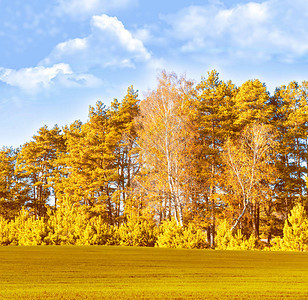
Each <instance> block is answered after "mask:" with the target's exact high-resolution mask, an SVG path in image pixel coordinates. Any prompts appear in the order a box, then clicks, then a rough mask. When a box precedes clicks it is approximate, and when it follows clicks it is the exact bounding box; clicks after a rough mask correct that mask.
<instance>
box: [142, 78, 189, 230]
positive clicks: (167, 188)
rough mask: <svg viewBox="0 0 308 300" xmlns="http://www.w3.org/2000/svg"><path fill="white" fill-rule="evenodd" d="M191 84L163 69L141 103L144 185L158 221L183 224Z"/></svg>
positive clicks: (187, 164) (186, 181)
mask: <svg viewBox="0 0 308 300" xmlns="http://www.w3.org/2000/svg"><path fill="white" fill-rule="evenodd" d="M191 88H192V83H191V82H190V81H187V80H186V79H185V78H184V77H180V78H178V77H177V76H176V75H175V74H168V73H166V72H162V73H161V75H160V76H159V78H158V87H157V89H156V90H154V91H151V92H150V93H149V94H148V96H147V97H146V99H145V100H144V101H142V103H141V118H140V120H141V121H140V122H141V130H140V131H139V145H140V148H141V149H140V157H141V167H142V174H143V178H140V180H139V184H140V185H142V186H143V188H144V192H145V193H146V195H147V199H156V201H155V203H154V207H155V209H156V213H158V214H159V219H160V221H162V220H164V219H166V218H168V217H171V216H172V217H174V218H175V219H176V220H177V222H178V223H179V224H183V221H184V211H185V209H186V204H187V203H186V197H185V191H186V189H185V187H186V186H187V185H188V183H189V176H188V174H187V171H188V169H189V163H190V162H189V159H190V158H189V156H188V155H186V154H187V152H186V151H187V150H188V148H189V144H190V140H191V138H192V136H193V133H192V132H189V130H188V127H189V126H188V118H187V116H186V115H185V114H184V112H183V108H184V107H185V102H186V98H187V96H188V95H189V93H190V92H191Z"/></svg>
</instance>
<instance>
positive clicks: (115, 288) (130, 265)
mask: <svg viewBox="0 0 308 300" xmlns="http://www.w3.org/2000/svg"><path fill="white" fill-rule="evenodd" d="M102 298H106V299H116V298H118V299H127V298H130V299H132V298H136V299H140V298H156V299H158V298H164V299H166V298H170V299H172V298H173V299H174V298H190V299H191V298H196V299H202V298H210V299H225V298H234V299H256V298H263V299H286V298H287V299H288V298H289V299H307V298H308V255H307V254H305V253H291V252H259V251H251V252H250V251H212V250H185V249H183V250H182V249H162V248H134V247H109V246H71V247H70V246H61V247H60V246H45V247H44V246H37V247H0V299H102Z"/></svg>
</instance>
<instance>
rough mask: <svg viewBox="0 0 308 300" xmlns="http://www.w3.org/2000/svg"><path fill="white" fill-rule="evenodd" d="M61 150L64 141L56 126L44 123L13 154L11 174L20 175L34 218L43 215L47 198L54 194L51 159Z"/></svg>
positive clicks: (53, 162)
mask: <svg viewBox="0 0 308 300" xmlns="http://www.w3.org/2000/svg"><path fill="white" fill-rule="evenodd" d="M63 149H64V141H63V139H62V136H61V130H60V129H59V128H58V126H55V127H54V128H53V129H51V130H49V129H48V128H47V126H44V127H42V128H40V129H39V131H38V134H37V135H34V136H33V141H30V142H29V143H26V144H24V145H23V146H22V148H21V150H20V152H19V153H18V155H17V161H16V170H15V173H16V174H17V175H18V176H19V177H21V178H24V180H25V181H26V182H27V184H28V187H29V188H30V189H31V192H30V198H31V200H30V202H29V203H28V205H29V207H30V208H31V209H32V210H33V213H34V215H35V216H37V217H38V216H44V215H45V213H46V207H45V205H46V204H47V203H48V201H49V200H50V198H49V197H50V196H55V194H54V192H53V188H52V184H51V182H52V178H53V177H54V176H56V174H55V170H56V169H57V166H56V165H55V160H56V158H57V156H58V154H59V152H61V151H63Z"/></svg>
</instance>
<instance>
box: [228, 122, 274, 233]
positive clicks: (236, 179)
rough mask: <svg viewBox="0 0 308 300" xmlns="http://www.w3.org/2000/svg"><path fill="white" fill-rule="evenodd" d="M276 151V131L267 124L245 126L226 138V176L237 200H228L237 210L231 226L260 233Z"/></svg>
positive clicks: (231, 206)
mask: <svg viewBox="0 0 308 300" xmlns="http://www.w3.org/2000/svg"><path fill="white" fill-rule="evenodd" d="M273 154H274V140H273V132H272V130H271V128H270V127H268V126H265V125H260V124H253V125H252V126H251V127H246V129H245V130H244V132H243V133H242V135H241V137H240V138H239V139H237V140H236V141H234V140H233V141H232V140H231V139H228V141H227V142H226V144H225V147H224V160H225V163H226V177H225V178H226V179H227V180H228V181H227V183H228V185H229V188H230V189H231V191H229V193H230V192H232V194H233V195H234V196H233V198H234V200H235V201H234V202H230V203H229V209H231V210H233V211H234V213H233V218H234V220H233V226H232V230H234V229H235V228H236V227H238V226H239V227H240V228H241V229H243V231H244V232H246V233H247V232H249V231H250V227H252V228H253V234H254V236H255V237H259V220H260V218H259V216H260V205H262V204H263V203H264V201H265V200H266V198H264V196H267V195H270V194H271V193H270V190H271V185H272V184H273V183H274V180H275V169H274V166H273ZM245 217H246V220H245ZM247 217H248V219H247ZM245 227H246V228H245ZM249 233H250V232H249Z"/></svg>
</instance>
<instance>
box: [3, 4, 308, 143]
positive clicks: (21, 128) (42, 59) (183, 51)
mask: <svg viewBox="0 0 308 300" xmlns="http://www.w3.org/2000/svg"><path fill="white" fill-rule="evenodd" d="M0 20H1V22H0V113H1V118H0V138H1V140H0V147H1V146H2V145H5V146H11V145H12V146H14V147H17V146H19V145H21V144H23V143H25V142H27V141H29V140H30V139H31V137H32V135H34V134H35V133H36V132H37V130H38V129H39V128H40V127H41V126H43V125H45V124H46V125H48V126H50V127H52V126H53V125H54V124H58V125H59V126H60V127H61V126H63V125H66V124H70V123H71V122H73V121H74V120H77V119H80V120H82V121H86V120H87V113H88V107H89V105H94V104H95V102H96V101H97V100H101V101H103V102H104V103H105V104H106V105H109V103H110V101H111V100H112V99H113V98H118V99H121V98H122V97H123V96H124V95H125V93H126V90H127V87H128V86H130V85H133V86H134V87H135V89H138V90H139V95H140V98H142V96H143V94H144V93H145V92H146V91H147V90H148V89H151V88H152V89H153V88H155V85H156V76H157V74H158V72H159V71H160V70H162V69H166V70H167V71H175V72H176V73H178V74H182V73H186V74H187V77H188V78H190V79H194V80H195V81H197V82H198V81H200V79H201V76H206V75H207V71H209V70H212V69H214V68H215V69H216V70H218V72H219V73H220V76H221V78H222V79H223V80H229V79H231V80H232V81H233V82H234V83H236V84H237V85H240V84H241V83H243V82H244V81H246V80H248V79H254V78H258V79H260V80H261V81H262V82H265V83H266V85H267V86H268V89H269V90H270V91H271V92H273V91H274V89H275V87H277V86H280V85H282V84H288V83H289V82H290V81H292V80H296V81H298V82H301V81H303V80H306V79H308V78H307V72H308V71H307V62H308V1H307V0H292V1H291V0H267V1H262V0H256V1H244V0H243V1H235V0H224V1H222V0H221V1H218V0H210V1H206V0H204V1H198V0H196V1H189V0H187V1H184V0H177V1H166V0H165V1H161V0H156V1H146V0H109V1H107V0H86V1H85V0H49V1H42V0H27V1H19V0H12V1H9V0H0Z"/></svg>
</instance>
